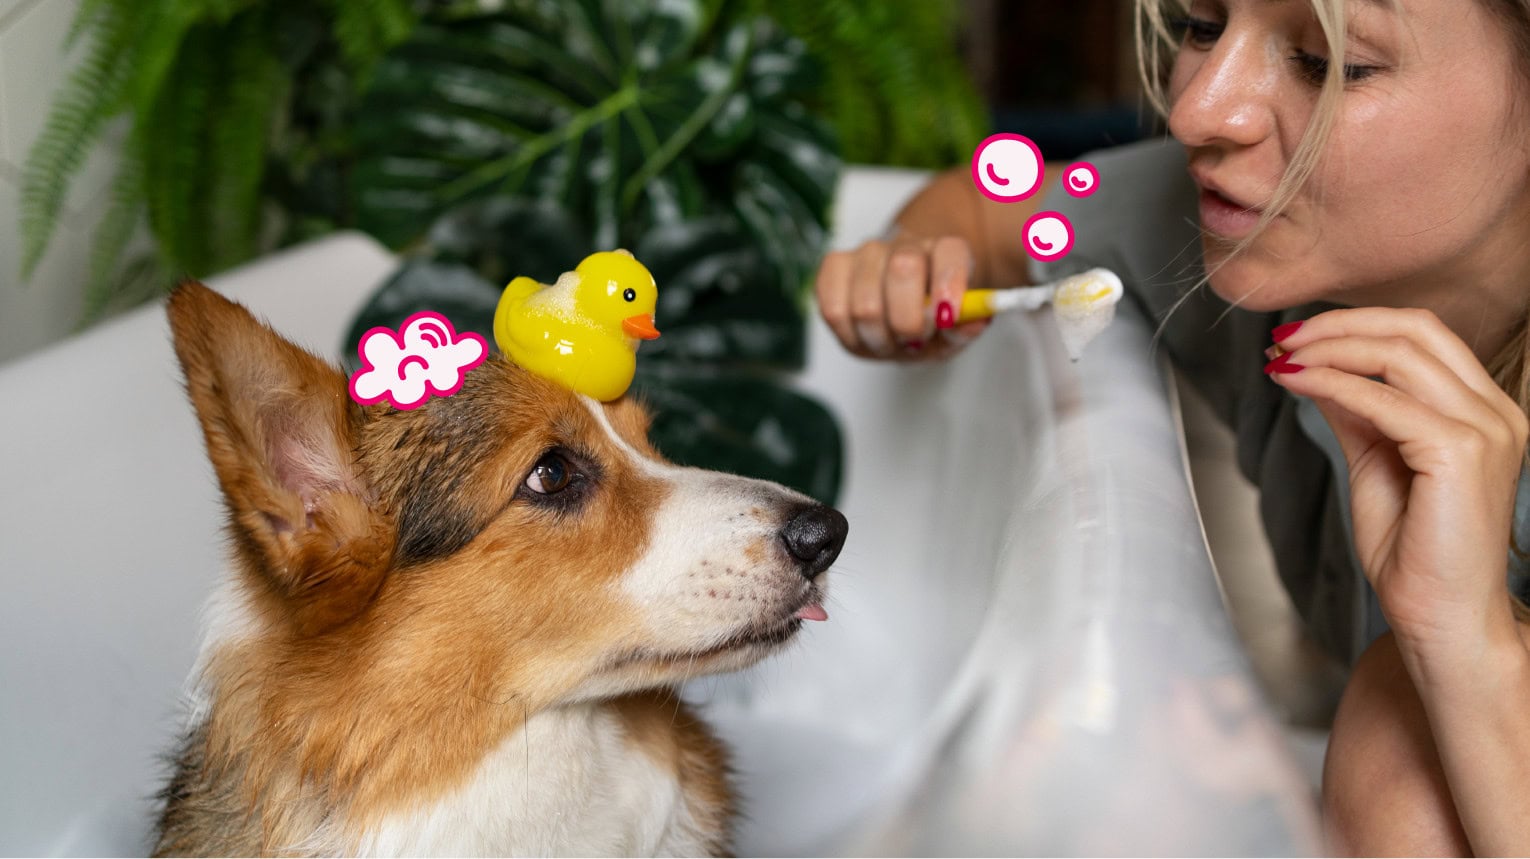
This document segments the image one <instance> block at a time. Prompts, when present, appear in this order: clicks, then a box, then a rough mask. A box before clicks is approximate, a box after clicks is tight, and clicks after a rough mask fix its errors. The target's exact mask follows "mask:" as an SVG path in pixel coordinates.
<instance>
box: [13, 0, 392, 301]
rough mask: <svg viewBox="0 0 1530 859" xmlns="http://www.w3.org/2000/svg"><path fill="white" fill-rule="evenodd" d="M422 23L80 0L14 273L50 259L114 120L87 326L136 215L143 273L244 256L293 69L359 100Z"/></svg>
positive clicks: (275, 6)
mask: <svg viewBox="0 0 1530 859" xmlns="http://www.w3.org/2000/svg"><path fill="white" fill-rule="evenodd" d="M416 19H417V12H416V10H415V8H414V7H413V4H412V2H411V0H316V1H315V0H84V2H83V3H82V4H81V7H80V10H79V13H78V15H77V16H76V19H75V22H74V25H73V28H72V30H71V32H70V36H69V41H70V42H71V43H72V42H73V41H75V40H77V39H79V38H80V37H81V36H83V35H84V34H86V33H88V34H89V37H90V39H91V45H90V47H89V49H88V51H87V53H86V56H85V59H84V62H83V63H82V64H81V65H80V66H79V67H78V68H77V70H76V71H75V72H74V74H73V75H72V76H71V77H70V79H69V80H68V81H67V82H66V84H65V86H64V88H63V91H62V92H61V94H60V95H59V96H58V98H57V99H56V101H55V103H54V106H53V108H52V111H51V113H50V114H49V116H48V120H47V123H46V125H45V126H44V129H43V132H42V134H41V135H40V136H39V137H38V139H37V141H36V143H34V144H33V146H32V149H31V151H30V152H29V153H28V156H27V161H26V165H25V168H24V172H23V176H22V212H21V226H22V259H21V268H22V275H23V277H29V276H30V275H31V272H32V270H33V269H34V268H35V267H36V265H37V263H38V262H39V261H40V260H41V259H42V256H43V253H44V252H45V251H46V250H47V247H48V243H49V241H50V239H51V238H52V235H53V232H54V229H55V227H56V226H57V224H58V221H59V217H60V215H61V213H62V211H63V204H64V199H65V196H66V194H67V190H68V187H69V183H70V181H71V180H72V179H73V178H74V176H75V175H76V174H77V173H78V172H79V169H80V167H81V166H82V164H83V163H84V160H85V156H86V154H87V153H88V152H89V151H90V149H91V147H92V146H93V145H94V144H95V143H96V142H97V141H98V140H99V139H100V137H101V135H102V133H103V132H104V131H105V129H106V128H107V126H108V125H109V124H110V123H111V122H112V121H113V120H114V119H115V118H117V117H120V116H124V115H126V116H128V117H130V122H131V125H130V129H129V132H128V138H127V141H126V144H125V146H124V149H123V153H122V166H121V168H120V170H119V173H118V174H117V176H116V178H115V180H114V181H113V184H112V188H111V192H110V194H109V196H108V203H107V206H108V208H107V211H106V212H105V213H103V215H102V218H101V221H100V224H99V226H98V227H97V235H96V238H95V242H94V245H93V251H92V261H91V276H90V282H89V285H88V287H87V296H86V318H87V319H90V318H93V317H94V316H96V315H98V314H99V313H100V311H101V310H102V309H103V308H104V307H105V306H106V304H107V302H108V301H109V300H110V299H111V298H112V289H111V287H112V286H113V285H114V283H118V282H120V281H114V275H115V273H116V271H117V269H118V268H119V265H120V260H121V257H122V255H123V251H124V249H125V248H126V246H127V245H128V243H129V241H130V240H131V238H132V236H133V234H134V232H135V230H136V229H137V227H138V225H139V224H140V223H141V221H142V219H143V218H144V217H145V215H146V216H147V219H148V223H149V227H150V230H151V231H152V234H153V237H154V240H155V254H154V256H155V258H156V261H157V263H158V264H157V265H155V266H152V267H151V269H157V270H170V271H175V272H177V273H185V274H192V275H205V274H209V273H211V272H213V271H216V270H218V269H220V268H224V267H226V266H229V265H232V264H234V263H237V262H241V261H243V260H245V259H248V258H249V257H251V256H253V255H254V254H255V253H256V252H257V251H258V250H260V249H261V248H260V240H261V237H262V228H263V226H264V218H263V199H264V183H263V179H264V176H265V173H266V166H267V160H268V157H269V155H270V153H271V147H272V141H273V139H274V135H273V131H274V130H275V129H276V128H278V127H279V126H281V125H282V124H283V122H284V120H285V108H286V106H287V105H288V103H289V101H290V99H291V94H292V92H293V81H294V78H295V76H296V75H297V73H298V71H299V70H300V69H303V68H305V67H313V66H315V65H323V64H326V63H327V64H328V65H329V66H330V67H332V68H334V69H337V70H338V72H339V73H340V74H341V75H343V76H345V77H347V78H348V80H349V81H350V83H351V85H350V87H349V89H350V90H352V91H359V90H360V88H361V86H362V84H363V82H364V81H365V79H366V76H367V74H368V73H369V71H370V68H371V66H372V65H373V64H374V63H375V62H376V61H377V60H378V59H380V58H381V57H382V56H383V54H384V53H385V52H386V51H387V50H388V49H389V48H390V47H391V46H393V45H394V44H397V43H398V42H399V41H401V40H402V39H404V38H405V37H406V36H408V34H409V33H410V32H411V30H412V29H413V26H414V23H415V21H416ZM139 269H140V270H141V269H142V267H141V266H140V267H139Z"/></svg>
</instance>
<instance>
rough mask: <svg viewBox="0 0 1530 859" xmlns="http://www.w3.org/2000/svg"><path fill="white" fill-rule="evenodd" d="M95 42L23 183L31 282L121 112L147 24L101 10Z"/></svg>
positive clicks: (24, 265) (26, 273)
mask: <svg viewBox="0 0 1530 859" xmlns="http://www.w3.org/2000/svg"><path fill="white" fill-rule="evenodd" d="M99 11H100V12H101V17H100V19H99V20H98V22H97V24H96V26H95V34H96V35H95V41H94V43H93V44H92V45H91V48H90V51H89V53H88V54H86V56H85V60H84V62H83V63H81V64H80V66H79V68H78V69H76V70H75V72H74V74H73V75H71V76H70V78H69V80H68V81H67V82H66V83H65V84H64V87H63V91H62V92H61V93H60V94H59V96H58V97H57V100H56V101H55V103H54V106H53V109H52V110H51V111H50V112H49V113H48V119H47V122H46V124H45V125H44V126H43V130H42V133H41V134H40V135H39V136H38V138H37V140H36V141H35V142H34V143H33V144H32V148H31V151H29V152H28V153H27V160H26V164H25V166H24V167H23V171H22V178H21V238H22V250H21V276H22V277H23V278H24V279H25V278H28V277H30V276H31V274H32V271H33V269H35V268H36V267H37V263H38V262H39V261H40V260H41V259H42V256H43V253H44V252H45V251H46V250H47V248H48V243H49V241H50V240H51V239H52V237H53V230H54V228H55V227H56V226H57V225H58V219H59V216H60V215H61V214H62V212H63V209H64V199H65V197H66V196H67V194H68V190H69V182H70V180H71V179H72V178H73V177H74V174H75V173H77V172H78V171H79V169H80V167H81V166H82V165H83V164H84V163H85V156H86V154H87V153H88V152H89V151H90V147H91V146H92V145H93V144H94V143H95V142H96V140H97V139H98V138H99V137H100V135H101V132H102V131H103V130H104V128H105V126H106V122H107V120H109V119H110V118H112V117H113V116H114V115H116V114H117V113H119V112H121V109H122V107H123V105H124V100H123V94H124V92H125V90H126V85H127V81H128V79H129V78H130V76H131V74H132V65H133V52H132V46H133V44H134V43H135V42H136V41H137V39H138V37H139V35H140V33H141V31H142V28H143V26H144V21H143V19H141V18H136V17H135V16H132V15H124V14H122V13H121V11H120V10H118V9H117V8H116V7H105V8H101V9H99Z"/></svg>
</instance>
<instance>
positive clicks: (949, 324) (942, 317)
mask: <svg viewBox="0 0 1530 859" xmlns="http://www.w3.org/2000/svg"><path fill="white" fill-rule="evenodd" d="M955 326H956V310H955V309H954V308H952V307H951V302H949V301H942V302H941V303H940V306H939V307H937V308H935V327H936V328H939V329H941V330H944V329H947V328H954V327H955Z"/></svg>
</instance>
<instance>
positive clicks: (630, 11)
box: [351, 0, 839, 293]
mask: <svg viewBox="0 0 1530 859" xmlns="http://www.w3.org/2000/svg"><path fill="white" fill-rule="evenodd" d="M506 6H507V7H508V8H506V9H505V10H504V11H502V12H498V13H495V14H489V15H481V14H471V15H463V16H444V15H443V14H438V15H437V16H436V17H435V18H434V19H432V20H427V21H426V22H425V23H422V24H421V25H420V26H419V27H417V29H416V30H415V33H414V35H413V37H412V38H411V39H410V40H409V41H408V42H406V43H404V44H403V45H401V46H400V47H399V48H397V49H395V50H394V51H392V52H390V53H389V54H388V55H387V56H386V57H385V58H384V59H383V61H382V62H381V63H380V64H379V65H378V67H377V69H376V71H375V76H374V78H373V83H372V85H371V88H370V90H369V91H368V94H367V97H366V100H365V102H364V105H363V108H362V110H361V111H360V114H359V116H360V119H359V121H358V123H357V124H356V127H355V129H354V135H355V144H356V151H357V159H356V163H355V165H354V168H353V171H352V176H351V179H352V187H353V189H354V191H353V194H354V200H353V207H354V210H355V214H356V219H357V224H358V226H360V227H361V228H362V229H364V230H366V231H368V232H370V233H372V234H373V235H375V236H377V237H379V238H380V239H382V240H383V241H384V242H386V243H388V244H389V245H391V246H393V247H396V248H407V247H412V246H414V245H415V244H416V243H417V242H418V241H419V240H420V239H422V238H423V237H424V236H425V234H426V231H427V230H428V229H429V228H430V226H431V225H432V224H434V223H435V222H436V220H437V218H438V217H440V216H442V215H445V214H447V213H448V212H450V211H451V210H453V209H455V208H456V207H458V206H459V205H461V204H463V203H466V202H471V201H477V200H481V199H483V198H494V197H512V198H525V199H531V200H537V201H544V202H549V203H554V204H556V205H557V206H559V207H560V208H562V209H563V210H564V211H566V212H568V213H570V215H571V216H572V218H573V221H574V223H573V224H571V225H569V226H570V228H571V229H575V230H577V231H578V232H579V233H580V234H582V235H584V236H586V237H588V238H589V240H590V241H591V242H592V243H593V244H594V245H595V246H598V247H607V248H609V247H618V246H621V247H629V248H630V247H634V246H635V245H637V244H638V242H639V240H640V239H642V238H643V237H644V236H646V235H647V234H648V233H649V232H650V231H652V230H654V229H655V228H658V227H663V226H667V225H671V224H676V223H687V222H690V221H693V220H696V219H698V218H706V219H712V220H715V221H717V222H719V223H720V224H721V225H722V231H727V230H734V231H739V232H741V233H743V234H744V235H745V236H747V237H748V239H749V240H750V244H752V245H754V246H756V247H758V248H760V250H761V251H762V252H763V253H764V254H765V258H766V261H767V263H768V264H769V266H770V268H771V272H770V273H771V274H772V275H773V276H774V277H775V279H776V283H778V284H779V285H780V286H781V287H782V288H783V289H784V290H786V291H787V292H789V293H796V292H797V291H798V290H799V289H800V288H801V287H802V285H803V284H804V283H805V282H806V279H807V278H808V276H809V275H810V274H811V272H812V270H813V268H814V266H815V265H816V263H817V260H818V258H819V255H820V253H821V252H822V247H823V242H824V237H825V228H826V220H827V213H828V204H829V198H830V195H831V194H832V192H833V188H834V182H835V179H836V177H837V175H838V170H839V158H838V156H837V154H836V150H835V147H834V145H833V143H832V140H831V138H830V135H829V132H828V130H827V127H826V126H825V125H824V124H823V123H821V122H819V121H817V120H816V119H814V118H813V117H812V116H810V115H809V113H808V112H807V110H806V108H804V107H803V99H804V98H805V97H806V96H807V95H808V94H810V93H811V92H812V90H813V87H814V86H815V85H816V84H817V78H816V75H815V73H814V71H813V68H814V67H813V66H812V64H811V63H810V62H809V61H808V59H807V57H806V55H805V53H804V49H803V47H802V45H801V43H800V42H797V41H795V40H792V39H789V38H786V37H785V36H784V35H782V34H781V33H780V32H779V31H778V30H776V29H775V28H774V26H773V25H771V24H770V23H769V21H768V20H766V19H763V18H752V17H751V18H740V17H739V16H737V15H735V16H732V17H731V18H730V17H726V16H722V15H719V14H717V8H718V7H719V4H718V3H716V2H715V0H714V2H701V0H647V2H645V1H644V0H605V2H602V0H564V2H524V0H523V2H518V3H507V4H506ZM511 268H512V271H508V272H498V273H497V274H510V273H520V272H521V271H522V270H523V268H524V267H523V266H521V265H519V264H518V263H517V264H515V265H513V266H511ZM485 274H486V275H489V274H490V273H489V272H485Z"/></svg>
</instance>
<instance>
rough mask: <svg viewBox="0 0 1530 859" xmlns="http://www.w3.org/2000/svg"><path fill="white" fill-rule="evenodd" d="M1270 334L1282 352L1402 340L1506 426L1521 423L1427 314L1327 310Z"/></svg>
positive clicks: (1468, 354)
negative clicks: (1325, 343)
mask: <svg viewBox="0 0 1530 859" xmlns="http://www.w3.org/2000/svg"><path fill="white" fill-rule="evenodd" d="M1282 329H1285V330H1284V331H1283V330H1282ZM1293 329H1294V330H1293ZM1276 332H1277V334H1284V336H1282V337H1280V339H1279V340H1277V341H1276V342H1277V344H1278V345H1279V346H1280V347H1281V348H1282V349H1284V350H1285V351H1287V352H1294V351H1296V350H1297V349H1300V348H1302V347H1303V346H1305V345H1307V344H1309V343H1315V342H1317V341H1319V340H1328V339H1337V338H1343V337H1386V338H1391V337H1401V338H1406V339H1407V340H1409V341H1411V342H1412V343H1413V344H1415V346H1417V347H1418V348H1419V349H1420V350H1421V351H1423V352H1427V353H1428V354H1431V355H1434V356H1435V357H1436V358H1438V360H1439V361H1440V362H1441V363H1442V364H1444V365H1445V366H1446V367H1449V368H1450V370H1451V371H1452V372H1453V373H1455V375H1456V376H1457V377H1458V378H1460V379H1461V381H1462V382H1463V383H1465V384H1466V385H1467V387H1469V388H1471V389H1472V390H1473V391H1476V392H1477V394H1478V395H1479V396H1481V397H1482V399H1483V400H1485V401H1486V402H1487V403H1488V404H1489V405H1490V406H1491V407H1492V408H1493V409H1494V410H1495V411H1497V412H1498V413H1499V414H1500V415H1502V416H1503V418H1504V419H1505V420H1507V421H1510V422H1511V423H1512V422H1517V421H1523V420H1524V413H1523V411H1521V410H1520V408H1519V406H1518V405H1516V404H1515V403H1514V401H1513V400H1511V399H1510V398H1509V397H1508V395H1506V394H1504V392H1503V391H1502V390H1500V389H1499V387H1498V385H1497V384H1496V383H1495V382H1494V381H1493V378H1492V376H1490V375H1488V372H1487V370H1486V369H1485V368H1484V367H1483V366H1482V362H1480V361H1478V360H1477V356H1476V355H1474V354H1472V350H1471V349H1469V348H1468V347H1467V345H1466V344H1465V343H1464V342H1462V340H1461V338H1460V337H1457V336H1456V334H1455V332H1453V331H1451V330H1450V329H1449V328H1448V327H1446V325H1445V323H1443V322H1441V321H1440V319H1439V317H1438V316H1435V315H1434V314H1433V313H1431V312H1429V311H1427V310H1420V309H1416V308H1395V307H1356V308H1345V309H1342V310H1330V311H1328V312H1327V313H1320V314H1318V315H1317V316H1314V317H1312V318H1311V319H1306V320H1303V321H1302V322H1300V323H1291V324H1290V325H1289V326H1285V325H1283V326H1281V328H1277V329H1276ZM1298 363H1300V362H1298Z"/></svg>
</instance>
